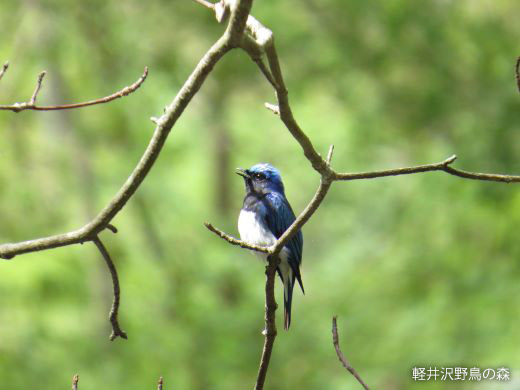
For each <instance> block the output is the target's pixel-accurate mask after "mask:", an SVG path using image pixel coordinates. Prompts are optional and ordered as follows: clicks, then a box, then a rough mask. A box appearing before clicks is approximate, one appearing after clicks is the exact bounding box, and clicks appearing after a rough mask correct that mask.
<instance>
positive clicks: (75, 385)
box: [72, 374, 79, 390]
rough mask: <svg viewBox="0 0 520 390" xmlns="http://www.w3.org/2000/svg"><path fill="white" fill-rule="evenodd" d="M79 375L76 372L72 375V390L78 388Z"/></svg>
mask: <svg viewBox="0 0 520 390" xmlns="http://www.w3.org/2000/svg"><path fill="white" fill-rule="evenodd" d="M78 382H79V375H78V374H75V375H74V376H73V377H72V390H78Z"/></svg>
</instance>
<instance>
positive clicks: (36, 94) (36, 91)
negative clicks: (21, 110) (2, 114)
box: [28, 71, 47, 106]
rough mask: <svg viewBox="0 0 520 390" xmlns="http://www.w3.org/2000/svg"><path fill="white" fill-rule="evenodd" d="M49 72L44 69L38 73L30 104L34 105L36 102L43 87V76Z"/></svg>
mask: <svg viewBox="0 0 520 390" xmlns="http://www.w3.org/2000/svg"><path fill="white" fill-rule="evenodd" d="M46 73H47V72H45V71H43V72H41V73H40V74H39V75H38V79H37V80H36V88H35V89H34V92H33V94H32V96H31V100H29V103H28V105H29V106H34V105H35V104H36V98H37V97H38V93H39V92H40V89H41V87H42V82H43V78H44V77H45V74H46Z"/></svg>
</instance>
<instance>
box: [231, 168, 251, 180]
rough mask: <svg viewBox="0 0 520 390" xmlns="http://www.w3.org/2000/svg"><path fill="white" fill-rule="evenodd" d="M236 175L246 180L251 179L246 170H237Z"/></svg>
mask: <svg viewBox="0 0 520 390" xmlns="http://www.w3.org/2000/svg"><path fill="white" fill-rule="evenodd" d="M235 173H236V174H237V175H239V176H242V177H243V178H245V179H249V178H250V177H251V176H249V173H247V170H246V169H242V168H237V169H236V171H235Z"/></svg>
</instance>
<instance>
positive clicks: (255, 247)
mask: <svg viewBox="0 0 520 390" xmlns="http://www.w3.org/2000/svg"><path fill="white" fill-rule="evenodd" d="M204 226H206V227H207V228H208V229H209V230H210V231H212V232H213V233H215V234H216V235H217V236H219V237H220V238H222V239H224V240H226V241H227V242H229V243H230V244H232V245H237V246H240V247H242V248H245V249H251V250H253V251H257V252H262V253H267V254H269V253H270V251H269V248H268V247H265V246H258V245H252V244H248V243H247V242H244V241H241V240H239V239H237V238H235V237H233V236H230V235H229V234H227V233H224V232H223V231H222V230H220V229H217V228H216V227H215V226H213V225H212V224H211V223H209V222H204Z"/></svg>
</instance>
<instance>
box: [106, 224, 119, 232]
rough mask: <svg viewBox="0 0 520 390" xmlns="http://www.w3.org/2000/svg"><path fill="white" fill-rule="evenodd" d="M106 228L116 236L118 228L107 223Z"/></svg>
mask: <svg viewBox="0 0 520 390" xmlns="http://www.w3.org/2000/svg"><path fill="white" fill-rule="evenodd" d="M106 228H107V229H108V230H110V231H111V232H112V233H114V234H116V233H117V232H118V230H117V228H116V227H115V226H114V225H112V224H111V223H107V226H106Z"/></svg>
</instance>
